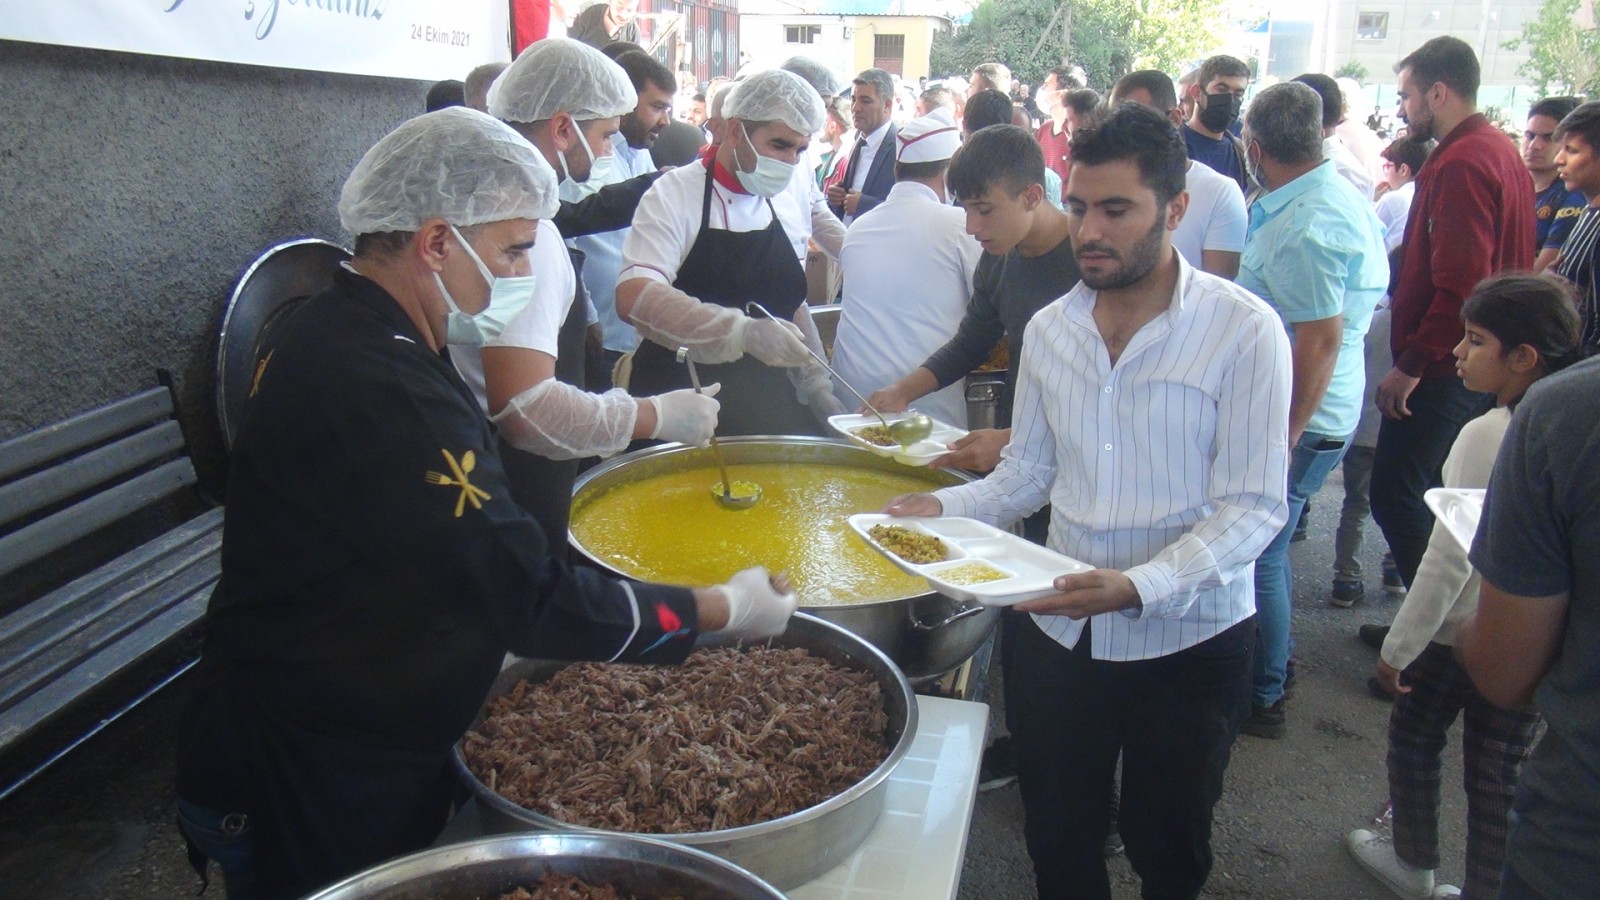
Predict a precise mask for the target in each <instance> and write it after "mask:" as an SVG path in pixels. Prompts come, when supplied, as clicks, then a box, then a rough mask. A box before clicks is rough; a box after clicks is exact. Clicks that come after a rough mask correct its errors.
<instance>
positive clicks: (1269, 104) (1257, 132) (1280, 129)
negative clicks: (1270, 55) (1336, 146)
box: [1244, 81, 1324, 166]
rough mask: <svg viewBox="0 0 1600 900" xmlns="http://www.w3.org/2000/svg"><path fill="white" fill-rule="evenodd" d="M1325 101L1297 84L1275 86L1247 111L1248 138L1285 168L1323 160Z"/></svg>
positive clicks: (1252, 103) (1307, 87) (1266, 91)
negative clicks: (1323, 105)
mask: <svg viewBox="0 0 1600 900" xmlns="http://www.w3.org/2000/svg"><path fill="white" fill-rule="evenodd" d="M1323 121H1324V116H1323V115H1322V98H1321V97H1320V96H1318V95H1317V92H1316V91H1314V90H1312V89H1311V87H1310V86H1309V85H1305V84H1301V83H1300V82H1298V81H1285V82H1283V83H1282V84H1275V85H1272V86H1271V87H1269V88H1266V89H1264V90H1263V91H1262V92H1261V93H1259V94H1257V95H1256V97H1255V99H1254V100H1252V101H1250V108H1249V109H1248V110H1245V114H1244V130H1245V136H1246V137H1248V138H1249V139H1250V140H1252V141H1255V142H1256V143H1257V144H1260V145H1261V152H1262V153H1265V154H1266V155H1267V156H1270V157H1272V158H1273V159H1274V160H1277V161H1278V162H1280V163H1283V164H1284V165H1290V166H1292V165H1298V164H1300V163H1306V162H1311V161H1313V160H1320V159H1322V123H1323Z"/></svg>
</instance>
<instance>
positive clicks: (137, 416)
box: [0, 387, 172, 478]
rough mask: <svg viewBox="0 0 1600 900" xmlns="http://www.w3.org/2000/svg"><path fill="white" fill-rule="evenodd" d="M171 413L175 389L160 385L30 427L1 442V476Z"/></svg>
mask: <svg viewBox="0 0 1600 900" xmlns="http://www.w3.org/2000/svg"><path fill="white" fill-rule="evenodd" d="M171 415H172V392H171V391H169V390H168V389H167V388H165V387H157V388H151V389H150V390H148V391H143V392H141V393H138V394H134V395H133V396H131V397H126V398H123V399H122V400H118V401H117V402H115V403H112V404H109V405H106V406H102V407H100V408H99V409H93V410H90V411H88V412H85V413H79V414H78V415H75V416H73V417H72V418H70V419H65V420H62V421H60V422H57V423H55V424H53V425H47V426H45V427H44V428H40V429H38V430H37V431H30V432H28V433H27V434H24V435H21V436H19V437H15V438H12V439H11V440H9V441H6V442H5V443H3V444H0V478H10V477H11V476H12V475H15V474H17V473H18V472H24V471H27V470H28V469H31V468H33V467H35V466H37V465H39V464H41V463H44V462H47V461H49V460H52V459H55V458H56V457H58V456H65V455H66V454H68V453H71V452H73V451H75V450H78V449H81V448H83V447H87V446H90V445H92V444H98V443H100V442H101V441H104V440H106V439H107V438H111V437H115V436H117V435H119V434H122V433H123V432H126V431H131V430H133V429H134V428H137V427H139V426H140V425H144V424H146V423H149V422H154V421H157V420H159V419H165V418H169V417H171Z"/></svg>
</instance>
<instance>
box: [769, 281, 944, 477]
mask: <svg viewBox="0 0 1600 900" xmlns="http://www.w3.org/2000/svg"><path fill="white" fill-rule="evenodd" d="M744 308H745V312H748V313H750V314H752V315H754V314H755V313H757V312H759V313H761V314H762V315H763V316H766V317H767V318H769V319H771V320H773V321H774V322H777V321H781V320H780V319H779V318H778V317H777V316H775V315H773V314H772V312H771V311H770V310H768V309H767V308H766V307H765V306H762V305H761V304H759V303H757V302H755V301H754V300H752V301H750V302H749V303H746V304H745V305H744ZM800 346H802V347H805V348H806V352H807V353H809V354H811V358H812V359H814V360H816V361H817V364H818V365H820V366H822V368H824V369H826V370H827V371H828V374H829V375H832V376H833V377H834V379H835V380H837V381H838V382H839V383H840V384H842V385H844V386H845V388H846V389H848V390H849V391H850V393H852V394H855V395H856V399H858V400H860V401H861V405H862V406H864V407H866V409H867V411H868V412H871V413H872V414H873V415H875V416H877V417H878V421H879V422H882V423H883V430H884V431H886V432H888V433H889V437H892V438H894V439H895V441H897V442H898V443H899V444H900V446H901V447H903V448H908V447H910V446H911V445H912V444H915V443H916V442H917V441H920V440H922V439H923V438H925V437H927V436H928V435H929V434H932V433H933V420H932V419H930V418H928V417H927V416H925V415H923V414H922V413H919V412H912V414H911V415H909V416H907V417H905V418H904V419H896V420H895V421H893V422H890V421H889V420H888V419H886V418H884V416H883V413H881V412H878V408H877V407H875V406H873V405H872V404H871V403H869V402H867V398H866V397H864V396H862V394H861V392H860V391H858V390H856V389H855V387H854V386H853V385H851V384H850V382H848V381H845V380H844V379H843V378H842V377H840V375H839V373H838V372H835V371H834V370H833V366H830V365H828V361H827V360H825V359H823V358H822V357H820V356H818V355H817V351H815V350H813V349H811V348H810V347H809V346H807V344H806V342H805V341H801V342H800Z"/></svg>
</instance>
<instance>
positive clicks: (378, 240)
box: [355, 231, 417, 259]
mask: <svg viewBox="0 0 1600 900" xmlns="http://www.w3.org/2000/svg"><path fill="white" fill-rule="evenodd" d="M416 236H417V233H416V232H415V231H372V232H368V233H367V234H358V235H356V252H355V255H356V256H357V257H359V258H361V259H391V258H393V257H394V255H395V254H397V253H399V252H401V251H403V250H405V249H406V246H407V245H409V244H410V243H411V239H412V238H414V237H416Z"/></svg>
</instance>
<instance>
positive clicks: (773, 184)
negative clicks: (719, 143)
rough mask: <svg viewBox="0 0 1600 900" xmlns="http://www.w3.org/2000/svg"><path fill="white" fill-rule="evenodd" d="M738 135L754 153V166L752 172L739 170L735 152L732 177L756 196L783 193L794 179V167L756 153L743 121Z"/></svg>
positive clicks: (771, 195) (770, 196)
mask: <svg viewBox="0 0 1600 900" xmlns="http://www.w3.org/2000/svg"><path fill="white" fill-rule="evenodd" d="M739 136H740V137H741V138H743V140H744V142H745V145H746V146H748V147H749V148H750V152H751V153H755V154H756V168H755V171H753V172H742V171H740V170H739V169H738V165H739V154H737V153H735V154H734V155H733V164H734V167H735V168H734V170H733V174H734V177H736V178H738V179H739V184H740V185H742V186H743V187H744V189H745V190H747V191H749V192H750V193H752V194H755V195H756V196H758V197H766V198H768V199H771V198H773V197H776V196H778V195H779V194H781V193H783V191H784V189H785V188H787V187H788V186H789V182H790V181H793V180H794V168H795V167H794V166H793V165H791V164H789V163H786V162H783V161H782V160H777V159H773V158H772V157H770V156H762V155H761V154H760V153H756V145H755V143H754V142H753V141H751V140H750V133H749V132H748V131H746V130H745V126H744V123H743V122H740V123H739Z"/></svg>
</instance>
